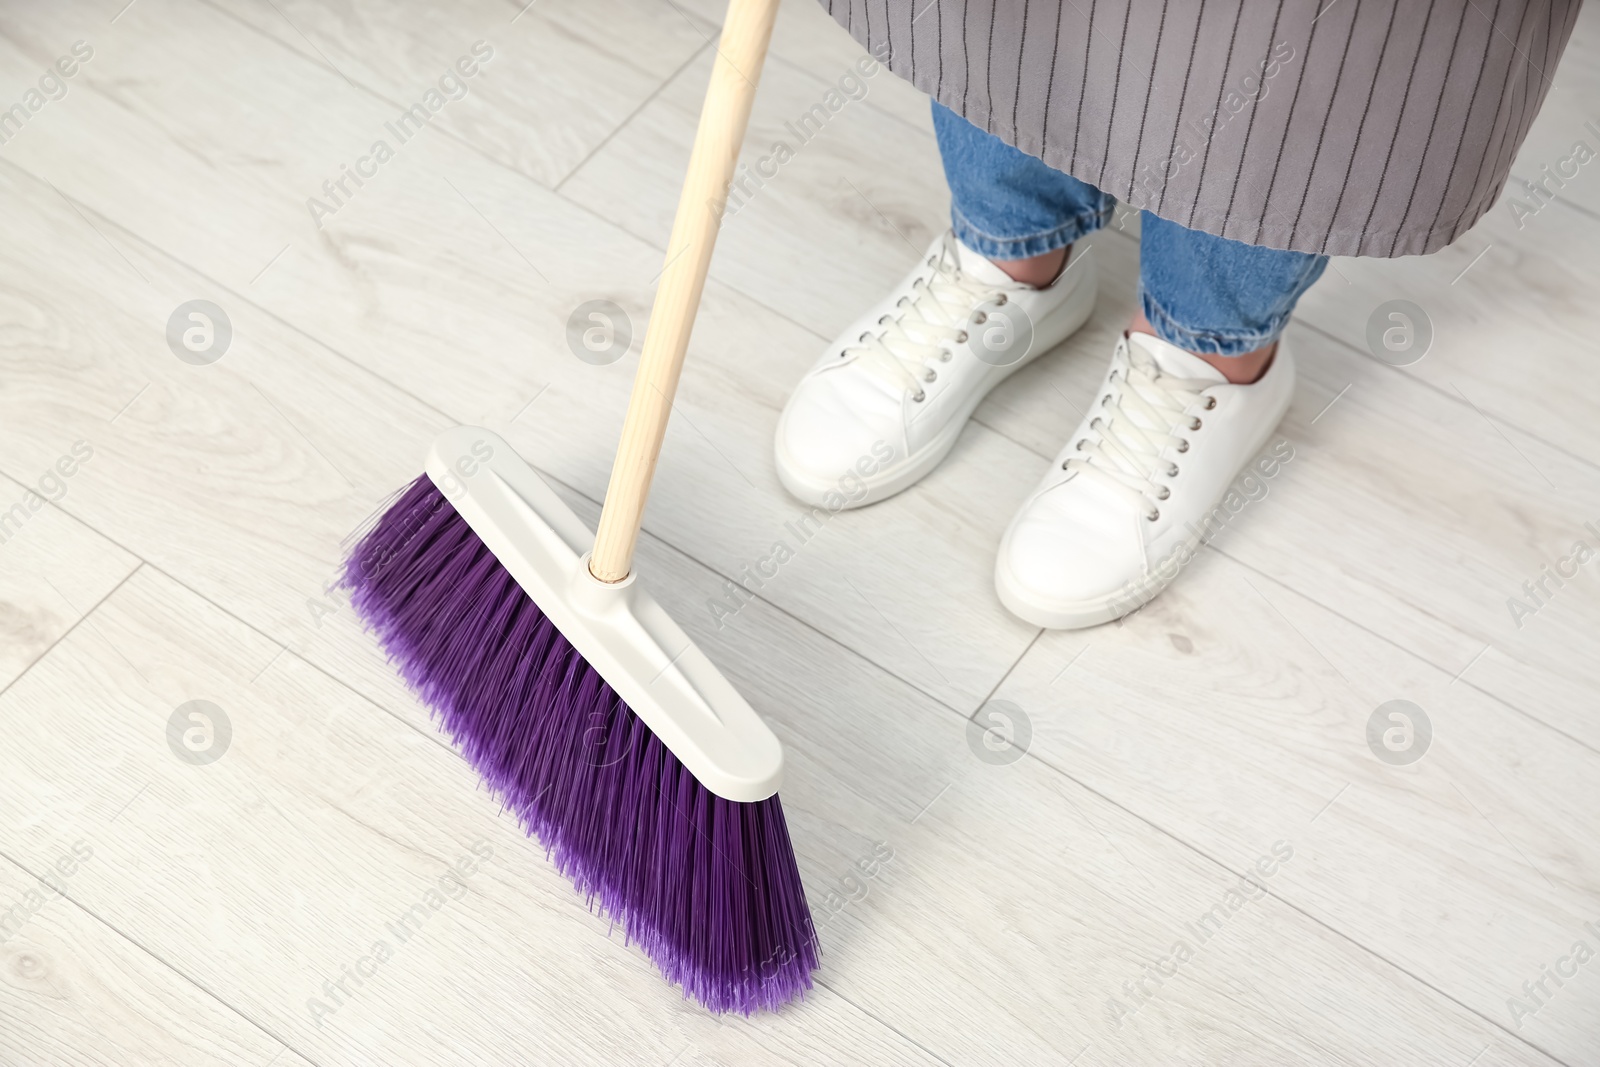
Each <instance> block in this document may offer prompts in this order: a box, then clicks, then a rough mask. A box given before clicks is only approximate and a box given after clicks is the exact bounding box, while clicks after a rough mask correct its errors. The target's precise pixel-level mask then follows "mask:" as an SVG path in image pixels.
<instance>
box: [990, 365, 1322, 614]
mask: <svg viewBox="0 0 1600 1067" xmlns="http://www.w3.org/2000/svg"><path fill="white" fill-rule="evenodd" d="M1293 394H1294V361H1293V359H1292V358H1291V356H1290V353H1289V350H1288V349H1287V347H1285V345H1284V344H1283V342H1282V341H1279V343H1278V351H1277V353H1276V355H1275V356H1274V357H1273V360H1272V364H1271V366H1269V367H1268V368H1267V372H1266V374H1265V375H1263V376H1262V377H1261V379H1260V380H1259V381H1257V382H1255V383H1254V384H1251V385H1230V384H1228V381H1227V379H1226V378H1224V377H1223V375H1222V373H1221V372H1220V371H1218V370H1217V369H1216V368H1214V367H1212V366H1211V365H1210V364H1209V363H1207V362H1206V361H1205V360H1203V359H1200V358H1198V357H1197V356H1193V355H1191V354H1189V353H1188V352H1185V351H1183V350H1182V349H1181V348H1178V347H1176V346H1175V345H1170V344H1168V343H1166V342H1165V341H1162V340H1160V339H1158V338H1156V337H1152V336H1150V335H1148V334H1125V335H1124V336H1123V339H1122V340H1121V341H1120V342H1118V344H1117V351H1116V355H1115V356H1113V357H1112V360H1111V369H1110V371H1109V372H1107V374H1106V378H1105V381H1104V382H1103V383H1102V384H1101V386H1100V394H1099V396H1098V397H1097V398H1096V400H1095V406H1094V407H1093V408H1091V409H1090V411H1089V412H1088V414H1087V415H1086V416H1085V417H1084V419H1083V421H1082V422H1080V423H1079V425H1078V430H1077V432H1076V433H1075V434H1074V435H1073V437H1072V439H1071V440H1070V441H1068V442H1067V444H1066V447H1065V448H1063V449H1062V450H1061V454H1060V455H1058V456H1057V457H1056V460H1055V462H1054V463H1053V464H1051V466H1050V469H1049V470H1048V471H1047V472H1045V476H1044V479H1043V480H1042V481H1041V482H1040V483H1039V485H1038V487H1037V488H1036V489H1035V490H1034V491H1033V495H1032V496H1030V497H1029V498H1028V500H1027V502H1026V503H1024V504H1023V505H1022V508H1021V510H1019V511H1018V512H1017V515H1016V517H1015V518H1014V519H1012V520H1011V525H1010V527H1008V528H1007V529H1006V532H1005V536H1004V537H1003V538H1002V539H1001V541H1000V553H999V557H998V558H997V559H996V561H995V570H994V582H995V590H996V591H997V592H998V593H999V595H1000V601H1001V603H1003V604H1004V605H1005V606H1006V607H1007V608H1008V609H1009V610H1010V611H1011V612H1012V613H1013V614H1014V615H1017V616H1018V617H1020V618H1022V619H1025V620H1026V621H1028V622H1031V623H1033V624H1034V625H1035V626H1046V627H1051V628H1055V629H1077V628H1079V627H1084V626H1094V625H1098V624H1099V623H1104V622H1110V621H1111V620H1112V619H1117V618H1121V617H1122V616H1123V615H1126V614H1127V613H1129V612H1130V611H1133V610H1134V609H1135V608H1138V607H1140V606H1141V605H1143V604H1144V603H1145V602H1146V601H1148V600H1150V598H1151V597H1154V596H1155V595H1156V594H1157V593H1159V592H1160V591H1161V590H1162V589H1164V588H1166V586H1167V584H1168V583H1169V582H1171V581H1172V579H1173V578H1174V577H1175V576H1176V574H1177V572H1178V570H1179V569H1181V567H1182V566H1183V565H1184V564H1186V563H1187V562H1188V561H1189V559H1190V557H1191V556H1192V555H1193V554H1194V552H1195V551H1196V549H1197V546H1198V545H1199V543H1200V542H1201V541H1202V540H1203V539H1204V538H1205V535H1204V530H1205V528H1206V522H1207V521H1208V520H1209V519H1210V517H1211V512H1212V511H1213V509H1214V508H1216V506H1217V504H1218V502H1219V501H1221V500H1222V498H1223V496H1224V494H1225V493H1226V492H1227V490H1228V486H1229V483H1231V482H1232V481H1233V479H1234V478H1235V476H1237V475H1238V474H1239V472H1240V470H1241V469H1242V468H1243V467H1244V466H1245V464H1247V463H1249V462H1250V460H1251V459H1253V458H1254V457H1255V456H1256V454H1257V453H1258V452H1260V451H1261V449H1262V447H1263V446H1264V445H1265V444H1266V443H1267V440H1268V438H1270V437H1271V435H1272V432H1273V430H1274V429H1275V428H1276V427H1277V425H1278V422H1279V420H1280V419H1282V418H1283V413H1284V412H1285V411H1286V410H1288V407H1289V401H1290V399H1291V398H1292V397H1293Z"/></svg>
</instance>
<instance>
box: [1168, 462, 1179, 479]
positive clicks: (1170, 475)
mask: <svg viewBox="0 0 1600 1067" xmlns="http://www.w3.org/2000/svg"><path fill="white" fill-rule="evenodd" d="M1177 476H1178V465H1177V464H1176V463H1174V464H1173V465H1172V469H1171V470H1170V471H1168V472H1167V477H1168V478H1176V477H1177Z"/></svg>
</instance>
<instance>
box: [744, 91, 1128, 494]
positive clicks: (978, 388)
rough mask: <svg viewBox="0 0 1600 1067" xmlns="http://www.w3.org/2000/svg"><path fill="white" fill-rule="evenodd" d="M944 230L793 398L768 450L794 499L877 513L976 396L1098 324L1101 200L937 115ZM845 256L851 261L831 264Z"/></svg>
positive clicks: (944, 446) (930, 461)
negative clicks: (1081, 247)
mask: <svg viewBox="0 0 1600 1067" xmlns="http://www.w3.org/2000/svg"><path fill="white" fill-rule="evenodd" d="M933 125H934V130H935V131H936V133H937V135H938V139H939V150H940V154H941V155H942V157H943V159H944V169H945V175H946V177H947V178H948V179H949V182H950V200H951V224H952V225H951V229H950V230H949V231H947V232H945V233H943V234H941V235H940V236H939V237H938V238H936V239H935V240H934V242H933V244H932V245H931V246H930V247H929V249H928V251H927V252H926V253H925V254H924V255H923V258H922V260H921V261H920V262H919V263H918V264H917V265H916V267H915V268H914V269H913V270H912V271H911V273H910V274H908V275H907V276H906V277H905V279H904V280H903V281H902V282H901V283H900V284H899V285H898V286H897V287H895V288H894V289H893V290H891V291H890V292H889V294H888V295H887V296H886V297H884V298H883V299H882V300H880V301H878V303H877V304H876V305H874V306H873V307H871V308H869V309H868V310H867V311H866V313H865V314H863V315H862V316H861V317H860V318H858V319H857V320H856V321H855V322H853V323H851V324H850V325H849V326H848V327H846V329H845V330H844V332H843V333H841V334H840V335H839V337H838V338H837V339H836V340H835V341H834V343H833V344H832V345H831V346H829V348H828V349H827V350H826V351H824V352H823V354H822V357H821V358H820V359H819V360H818V361H817V363H816V364H815V365H814V366H813V367H812V369H811V371H810V372H809V373H808V374H807V375H806V376H805V377H804V378H803V379H801V381H800V384H799V385H798V386H796V388H795V391H794V393H793V394H792V395H791V396H790V398H789V402H788V403H787V404H785V405H784V409H783V414H782V415H781V416H780V417H779V419H778V427H777V433H776V434H775V438H774V449H775V452H776V459H777V468H778V475H779V478H780V479H781V480H782V482H783V485H784V487H785V488H787V489H788V490H789V492H790V493H792V494H793V495H795V496H796V497H798V498H799V499H801V500H803V501H805V502H806V503H808V504H812V505H815V506H819V507H826V508H829V509H830V510H838V509H839V508H843V507H860V506H861V505H863V504H870V503H873V502H874V501H877V500H883V499H884V498H886V497H889V496H892V495H894V494H895V493H898V492H900V491H901V490H902V489H905V488H907V487H908V486H910V485H912V484H914V483H915V482H916V481H917V480H918V479H920V478H922V477H923V476H924V475H926V474H927V473H928V472H930V471H932V470H933V469H934V468H935V467H936V466H938V464H939V463H940V462H941V461H942V460H943V459H944V457H945V456H946V455H947V454H948V453H949V451H950V449H951V448H952V447H953V446H954V444H955V442H956V439H957V437H958V436H959V435H960V433H961V429H962V427H963V426H964V425H965V424H966V422H967V419H968V418H969V417H970V416H971V415H972V412H973V410H974V409H975V408H976V407H977V406H978V404H979V402H981V401H982V400H983V398H984V396H985V395H987V394H988V392H989V391H990V390H991V389H993V388H994V387H995V386H997V385H999V384H1000V383H1001V382H1002V381H1004V380H1005V379H1006V378H1007V377H1008V376H1009V375H1011V374H1012V373H1014V372H1015V371H1016V370H1017V369H1018V368H1020V367H1022V366H1023V365H1024V364H1026V363H1027V362H1028V361H1029V360H1032V359H1033V358H1035V357H1037V356H1038V355H1040V354H1041V353H1044V352H1048V351H1049V350H1050V349H1052V348H1054V347H1055V346H1056V345H1057V344H1059V343H1060V342H1061V341H1063V340H1065V339H1066V337H1067V336H1068V335H1070V334H1071V333H1072V332H1073V331H1075V330H1076V329H1077V328H1078V327H1079V326H1081V325H1082V324H1083V323H1084V321H1085V320H1087V319H1088V317H1089V315H1090V313H1091V312H1092V311H1093V310H1094V299H1095V288H1096V285H1097V281H1096V274H1095V264H1094V262H1093V259H1092V257H1085V258H1083V259H1082V260H1077V259H1074V260H1073V262H1072V263H1071V264H1070V265H1068V263H1067V256H1068V252H1069V249H1070V247H1071V245H1072V242H1073V241H1075V240H1077V239H1078V238H1079V237H1081V236H1083V235H1084V234H1086V233H1088V232H1090V231H1091V230H1095V229H1098V228H1099V227H1100V226H1103V225H1105V223H1106V221H1107V220H1108V219H1109V218H1110V217H1111V211H1112V206H1113V201H1112V199H1111V198H1110V197H1109V196H1106V195H1105V194H1104V193H1102V192H1100V191H1099V190H1098V189H1095V188H1094V187H1093V186H1090V185H1086V184H1085V183H1083V182H1080V181H1078V180H1077V179H1076V178H1073V177H1071V176H1070V175H1067V174H1063V173H1061V172H1060V171H1057V170H1052V169H1051V168H1050V167H1047V166H1045V165H1044V163H1043V162H1041V161H1040V160H1037V159H1035V158H1033V157H1032V156H1030V155H1027V154H1026V153H1024V152H1019V151H1018V150H1017V149H1015V148H1012V147H1011V146H1010V145H1008V144H1006V143H1005V142H1004V141H1002V140H1000V139H999V138H998V137H995V136H993V135H991V134H988V133H985V132H984V131H982V130H980V129H978V127H976V126H974V125H972V124H971V123H970V122H967V121H966V120H965V119H963V118H960V117H959V116H957V115H956V114H955V113H954V112H951V111H949V110H947V109H946V108H943V107H941V106H939V105H938V104H935V105H934V106H933ZM840 254H841V256H846V255H848V250H841V253H840Z"/></svg>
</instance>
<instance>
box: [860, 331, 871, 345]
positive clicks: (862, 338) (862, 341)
mask: <svg viewBox="0 0 1600 1067" xmlns="http://www.w3.org/2000/svg"><path fill="white" fill-rule="evenodd" d="M871 336H872V331H870V330H868V331H867V332H866V333H863V334H862V335H861V336H860V337H857V338H856V344H859V345H864V344H866V343H867V338H869V337H871Z"/></svg>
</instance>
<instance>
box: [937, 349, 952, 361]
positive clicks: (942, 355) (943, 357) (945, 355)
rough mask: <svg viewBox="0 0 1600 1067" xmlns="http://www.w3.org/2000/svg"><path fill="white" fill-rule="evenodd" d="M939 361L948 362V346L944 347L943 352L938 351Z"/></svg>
mask: <svg viewBox="0 0 1600 1067" xmlns="http://www.w3.org/2000/svg"><path fill="white" fill-rule="evenodd" d="M939 362H940V363H949V362H950V350H949V349H948V348H947V349H945V350H944V351H943V352H940V353H939Z"/></svg>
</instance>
